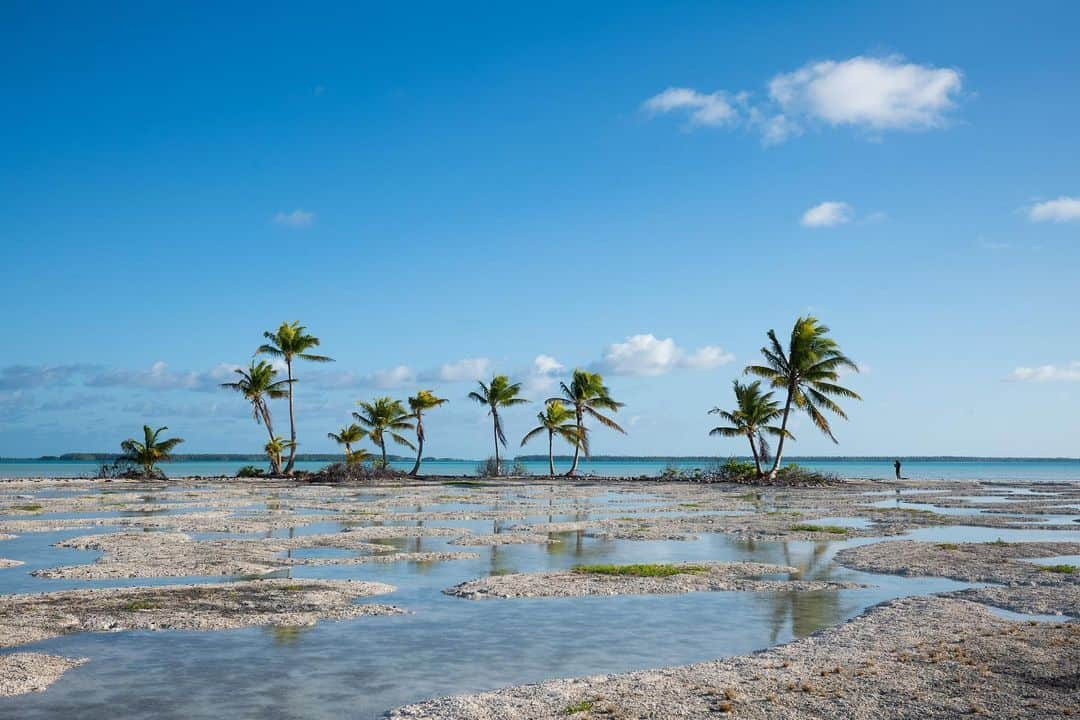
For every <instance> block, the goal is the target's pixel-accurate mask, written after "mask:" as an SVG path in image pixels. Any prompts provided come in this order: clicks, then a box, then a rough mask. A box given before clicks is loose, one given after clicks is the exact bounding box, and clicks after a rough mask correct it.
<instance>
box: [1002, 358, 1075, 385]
mask: <svg viewBox="0 0 1080 720" xmlns="http://www.w3.org/2000/svg"><path fill="white" fill-rule="evenodd" d="M1007 379H1008V380H1020V381H1032V382H1049V381H1054V380H1056V381H1066V382H1070V381H1071V382H1077V381H1080V360H1077V361H1074V362H1071V363H1068V364H1066V365H1040V366H1038V367H1018V368H1016V369H1015V370H1013V371H1012V372H1011V373H1009V377H1008V378H1007Z"/></svg>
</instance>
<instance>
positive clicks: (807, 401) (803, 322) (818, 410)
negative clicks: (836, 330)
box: [744, 315, 862, 479]
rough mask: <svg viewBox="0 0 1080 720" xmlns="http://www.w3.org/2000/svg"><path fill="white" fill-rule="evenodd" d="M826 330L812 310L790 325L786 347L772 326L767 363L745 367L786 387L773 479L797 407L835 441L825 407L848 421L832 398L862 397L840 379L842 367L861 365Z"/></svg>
mask: <svg viewBox="0 0 1080 720" xmlns="http://www.w3.org/2000/svg"><path fill="white" fill-rule="evenodd" d="M828 335H829V328H827V327H825V326H824V325H822V324H821V321H819V320H818V319H817V318H815V317H813V316H810V315H807V316H806V317H800V318H798V319H797V320H795V325H794V327H792V329H791V339H790V340H789V341H788V347H787V350H786V351H785V350H784V347H783V346H782V345H781V344H780V341H779V340H778V339H777V338H776V332H775V331H773V330H770V331H769V333H768V337H769V345H768V347H763V348H761V354H762V356H764V358H765V364H764V365H749V366H747V368H746V370H745V371H744V372H746V373H748V374H750V375H756V376H757V377H760V378H763V379H765V380H767V381H768V382H769V383H770V384H771V385H772V386H773V387H774V388H778V389H780V388H783V389H784V390H786V391H787V400H786V401H785V402H784V414H783V420H782V421H781V423H780V429H781V430H782V431H783V432H782V434H781V435H780V436H779V437H780V442H779V443H778V444H777V448H776V457H775V458H774V460H773V466H772V470H770V471H769V479H773V478H775V477H776V472H777V470H779V469H780V460H781V458H782V457H783V455H784V438H785V436H786V433H787V424H788V417H789V416H790V414H791V408H792V407H793V406H794V407H795V408H796V409H798V410H802V411H803V412H805V413H806V414H807V415H808V416H809V417H810V420H811V422H813V423H814V425H816V426H817V428H818V430H821V432H823V433H825V434H826V435H828V436H829V438H830V439H831V440H832V441H833V442H837V440H836V437H835V436H834V435H833V433H832V428H831V427H829V420H828V418H826V417H825V415H824V414H823V413H822V410H828V411H829V412H832V413H834V414H835V415H838V416H839V417H841V418H844V419H845V420H846V419H847V415H846V414H845V413H844V410H843V409H842V408H841V407H840V406H839V405H837V404H836V402H835V401H834V400H833V399H832V398H833V397H842V398H851V399H853V400H862V398H861V397H859V395H858V394H857V393H855V392H854V391H853V390H849V389H848V388H846V387H843V386H841V385H838V384H837V381H838V380H839V379H840V374H839V371H840V370H841V369H844V368H847V369H849V370H852V371H854V372H858V371H859V367H858V365H856V364H855V363H854V362H853V361H852V360H851V359H850V358H848V357H847V356H846V355H844V354H843V353H842V352H841V351H840V346H839V345H837V343H836V341H835V340H833V339H832V338H830V337H829V336H828Z"/></svg>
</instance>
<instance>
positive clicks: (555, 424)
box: [521, 400, 578, 477]
mask: <svg viewBox="0 0 1080 720" xmlns="http://www.w3.org/2000/svg"><path fill="white" fill-rule="evenodd" d="M536 419H537V420H538V421H539V423H540V424H539V425H537V426H536V427H534V428H533V429H532V430H530V431H529V432H527V433H525V437H523V438H522V439H521V446H522V447H525V443H527V442H529V441H530V440H532V439H533V438H534V437H536V436H537V435H542V434H543V433H545V432H546V433H547V436H548V475H549V476H551V477H554V476H555V450H554V444H555V436H556V435H558V436H559V437H561V438H562V439H563V440H565V441H566V442H568V443H570V444H572V445H573V446H574V447H577V445H578V428H577V425H576V424H575V423H574V412H573V411H572V410H570V408H568V407H566V406H565V405H563V404H562V402H560V401H558V400H553V401H552V402H549V403H548V404H547V406H546V407H545V408H544V412H541V413H536Z"/></svg>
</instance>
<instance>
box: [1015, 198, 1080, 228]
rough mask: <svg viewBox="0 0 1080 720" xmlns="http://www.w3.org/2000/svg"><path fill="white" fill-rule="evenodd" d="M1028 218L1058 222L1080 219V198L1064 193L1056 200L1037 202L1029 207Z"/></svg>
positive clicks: (1036, 220)
mask: <svg viewBox="0 0 1080 720" xmlns="http://www.w3.org/2000/svg"><path fill="white" fill-rule="evenodd" d="M1028 219H1029V220H1031V221H1032V222H1057V223H1063V222H1076V221H1080V198H1075V197H1067V196H1065V195H1062V196H1061V197H1059V198H1057V199H1056V200H1047V201H1046V202H1041V203H1036V204H1034V205H1032V206H1031V207H1029V208H1028Z"/></svg>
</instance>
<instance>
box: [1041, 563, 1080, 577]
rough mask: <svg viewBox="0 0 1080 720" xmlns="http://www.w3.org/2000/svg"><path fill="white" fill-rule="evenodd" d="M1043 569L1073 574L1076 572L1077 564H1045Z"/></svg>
mask: <svg viewBox="0 0 1080 720" xmlns="http://www.w3.org/2000/svg"><path fill="white" fill-rule="evenodd" d="M1042 569H1043V571H1045V572H1052V573H1061V574H1062V575H1072V574H1073V573H1074V572H1076V566H1075V565H1065V564H1060V565H1044V566H1043V567H1042Z"/></svg>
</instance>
